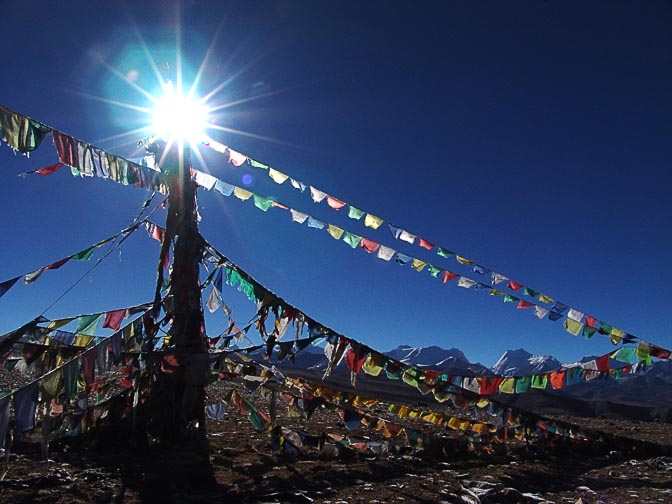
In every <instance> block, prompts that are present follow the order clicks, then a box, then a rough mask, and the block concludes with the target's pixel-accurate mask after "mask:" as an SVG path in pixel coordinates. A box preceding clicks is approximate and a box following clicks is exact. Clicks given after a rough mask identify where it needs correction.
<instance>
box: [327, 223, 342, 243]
mask: <svg viewBox="0 0 672 504" xmlns="http://www.w3.org/2000/svg"><path fill="white" fill-rule="evenodd" d="M343 231H344V230H343V229H341V228H340V227H338V226H334V225H333V224H329V227H328V228H327V233H329V234H330V235H331V237H332V238H334V239H336V240H340V239H341V236H343Z"/></svg>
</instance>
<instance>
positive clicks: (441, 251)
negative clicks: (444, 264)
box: [436, 247, 455, 258]
mask: <svg viewBox="0 0 672 504" xmlns="http://www.w3.org/2000/svg"><path fill="white" fill-rule="evenodd" d="M436 253H437V254H439V255H440V256H441V257H446V258H447V257H450V256H452V255H455V252H451V251H450V250H448V249H444V248H443V247H438V248H437V249H436Z"/></svg>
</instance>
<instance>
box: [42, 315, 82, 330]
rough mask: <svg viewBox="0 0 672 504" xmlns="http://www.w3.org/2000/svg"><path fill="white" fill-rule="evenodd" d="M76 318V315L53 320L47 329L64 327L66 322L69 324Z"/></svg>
mask: <svg viewBox="0 0 672 504" xmlns="http://www.w3.org/2000/svg"><path fill="white" fill-rule="evenodd" d="M75 318H76V317H70V318H64V319H59V320H52V321H51V322H49V325H48V326H47V329H58V328H59V327H63V326H64V325H65V324H69V323H70V322H72V321H73V320H75Z"/></svg>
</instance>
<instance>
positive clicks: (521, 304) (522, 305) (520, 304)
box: [516, 299, 534, 309]
mask: <svg viewBox="0 0 672 504" xmlns="http://www.w3.org/2000/svg"><path fill="white" fill-rule="evenodd" d="M531 306H534V304H532V303H530V302H529V301H525V300H524V299H521V300H520V301H518V305H517V306H516V308H519V309H520V308H530V307H531Z"/></svg>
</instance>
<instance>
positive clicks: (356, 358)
mask: <svg viewBox="0 0 672 504" xmlns="http://www.w3.org/2000/svg"><path fill="white" fill-rule="evenodd" d="M356 346H357V347H358V348H357V350H355V349H354V348H353V347H352V343H351V344H350V348H348V353H346V354H345V363H346V364H347V365H348V369H349V370H350V371H352V372H353V373H359V372H360V371H361V370H362V366H363V365H364V361H365V360H366V351H364V348H363V347H361V345H356Z"/></svg>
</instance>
